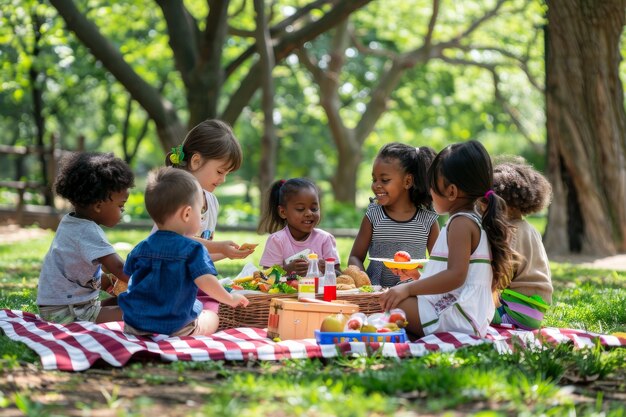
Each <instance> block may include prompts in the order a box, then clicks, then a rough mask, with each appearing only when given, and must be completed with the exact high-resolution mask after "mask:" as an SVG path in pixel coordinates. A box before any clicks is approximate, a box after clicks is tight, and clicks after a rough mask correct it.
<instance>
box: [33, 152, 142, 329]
mask: <svg viewBox="0 0 626 417" xmlns="http://www.w3.org/2000/svg"><path fill="white" fill-rule="evenodd" d="M133 186H134V174H133V172H132V170H131V169H130V167H129V166H128V164H126V162H124V161H123V160H121V159H119V158H116V157H115V156H114V155H113V154H112V153H95V152H94V153H90V152H77V153H73V154H71V155H70V156H69V157H67V158H65V159H64V160H63V161H62V163H61V168H60V171H59V174H58V175H57V177H56V180H55V183H54V190H55V192H56V194H57V195H59V196H61V197H63V198H65V199H67V200H68V201H69V202H70V203H71V204H72V206H73V211H72V212H70V213H68V214H66V215H65V216H63V218H62V220H61V222H60V223H59V226H58V228H57V230H56V234H55V236H54V239H53V241H52V244H51V246H50V249H49V250H48V253H47V254H46V256H45V258H44V261H43V265H42V268H41V274H40V276H39V284H38V293H37V305H38V306H39V314H40V316H41V317H42V318H44V319H45V320H48V321H52V322H57V323H70V322H73V321H91V322H96V323H103V322H107V321H118V320H121V319H122V311H121V310H120V308H119V307H118V306H117V298H116V297H110V298H108V299H106V300H103V301H102V302H100V300H99V297H100V290H101V289H102V290H107V289H108V288H111V287H112V286H113V285H114V281H115V280H116V279H120V280H122V281H124V282H128V276H127V275H126V274H125V273H124V270H123V268H124V261H123V260H122V258H121V257H120V256H119V255H118V254H117V253H116V252H115V249H114V248H113V246H112V245H111V244H110V243H109V241H108V240H107V238H106V236H105V234H104V231H103V230H102V228H101V226H106V227H113V226H115V225H116V224H117V223H118V222H119V221H120V219H121V218H122V213H124V205H125V204H126V200H127V199H128V195H129V189H130V188H131V187H133ZM103 270H106V271H107V272H108V273H106V272H105V271H103Z"/></svg>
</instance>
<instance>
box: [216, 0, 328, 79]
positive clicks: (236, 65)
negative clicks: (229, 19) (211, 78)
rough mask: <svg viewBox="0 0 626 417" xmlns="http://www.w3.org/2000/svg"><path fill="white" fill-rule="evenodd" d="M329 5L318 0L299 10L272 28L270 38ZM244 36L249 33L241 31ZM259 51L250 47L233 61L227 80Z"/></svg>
mask: <svg viewBox="0 0 626 417" xmlns="http://www.w3.org/2000/svg"><path fill="white" fill-rule="evenodd" d="M326 3H329V0H316V1H313V2H311V3H309V4H307V5H306V6H304V7H301V8H300V9H298V10H297V11H296V12H295V13H294V14H292V15H291V16H289V17H287V18H285V19H283V21H281V22H279V23H277V24H276V25H274V26H272V27H271V28H270V36H271V37H272V38H277V37H279V34H281V33H282V32H284V31H285V30H286V29H287V28H288V27H289V26H291V25H294V24H295V23H296V22H297V21H298V20H299V19H300V18H302V17H304V16H307V15H308V14H309V13H310V12H311V11H313V10H315V9H320V8H321V7H322V6H323V5H324V4H326ZM240 31H241V33H242V34H245V33H247V32H248V31H243V30H241V29H240ZM250 33H251V34H250V35H246V37H249V36H254V34H253V32H250ZM256 51H257V46H256V44H254V45H250V46H249V47H248V48H247V49H246V50H245V51H243V52H242V53H241V54H240V55H239V56H238V57H237V58H235V59H234V60H233V61H231V62H230V63H229V64H228V65H226V69H225V71H224V73H225V76H226V78H228V77H230V75H231V74H232V73H233V72H235V71H236V70H237V68H239V67H240V66H241V65H242V64H243V63H244V62H246V60H247V59H248V58H250V57H251V56H252V55H254V54H255V53H256Z"/></svg>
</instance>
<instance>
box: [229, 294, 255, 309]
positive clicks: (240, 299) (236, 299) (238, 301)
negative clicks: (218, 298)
mask: <svg viewBox="0 0 626 417" xmlns="http://www.w3.org/2000/svg"><path fill="white" fill-rule="evenodd" d="M230 295H231V296H232V301H231V303H230V304H229V305H230V306H231V307H235V308H236V307H247V306H248V304H249V303H250V301H249V300H248V299H247V298H246V297H244V296H243V295H242V294H237V293H235V294H233V293H231V294H230Z"/></svg>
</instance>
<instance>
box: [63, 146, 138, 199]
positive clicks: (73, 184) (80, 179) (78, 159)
mask: <svg viewBox="0 0 626 417" xmlns="http://www.w3.org/2000/svg"><path fill="white" fill-rule="evenodd" d="M134 185H135V175H134V174H133V171H132V170H131V169H130V167H129V166H128V164H127V163H126V162H124V161H123V160H121V159H120V158H116V157H115V156H114V155H113V154H112V153H99V152H75V153H72V154H70V155H69V156H67V157H65V158H63V160H62V161H61V168H60V169H59V174H58V175H57V177H56V179H55V181H54V191H55V192H56V194H57V195H60V196H61V197H63V198H65V199H67V200H68V201H69V202H70V203H72V205H73V206H74V207H85V206H88V205H91V204H95V203H98V202H101V201H106V200H108V199H110V198H111V193H117V192H120V191H123V190H127V189H129V188H131V187H133V186H134Z"/></svg>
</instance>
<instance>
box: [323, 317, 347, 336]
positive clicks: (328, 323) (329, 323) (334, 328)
mask: <svg viewBox="0 0 626 417" xmlns="http://www.w3.org/2000/svg"><path fill="white" fill-rule="evenodd" d="M346 321H347V317H346V316H344V315H343V314H341V313H339V314H331V315H330V316H327V317H326V318H325V319H324V320H323V321H322V324H321V325H320V332H334V333H340V332H343V327H344V326H345V325H346Z"/></svg>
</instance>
